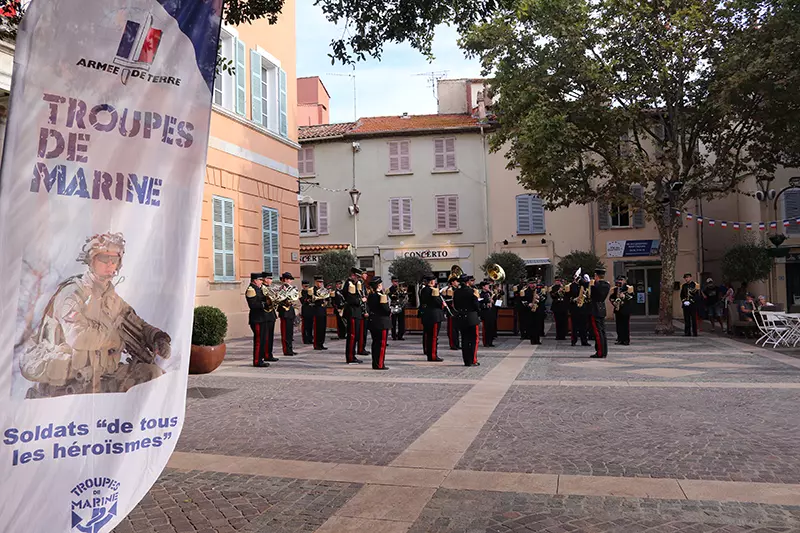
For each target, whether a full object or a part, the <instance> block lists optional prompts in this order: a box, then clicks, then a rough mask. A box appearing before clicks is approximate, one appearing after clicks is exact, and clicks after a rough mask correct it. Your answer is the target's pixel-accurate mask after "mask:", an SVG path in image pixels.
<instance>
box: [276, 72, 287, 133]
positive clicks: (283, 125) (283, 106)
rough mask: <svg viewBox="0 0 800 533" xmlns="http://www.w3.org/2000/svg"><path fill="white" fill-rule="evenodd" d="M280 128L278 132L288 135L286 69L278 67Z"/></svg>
mask: <svg viewBox="0 0 800 533" xmlns="http://www.w3.org/2000/svg"><path fill="white" fill-rule="evenodd" d="M279 76H280V82H279V84H278V85H279V86H280V130H279V133H280V134H281V136H282V137H288V136H289V117H288V115H287V102H286V71H284V70H283V69H280V72H279Z"/></svg>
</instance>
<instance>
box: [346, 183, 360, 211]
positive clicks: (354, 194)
mask: <svg viewBox="0 0 800 533" xmlns="http://www.w3.org/2000/svg"><path fill="white" fill-rule="evenodd" d="M348 194H350V201H351V202H352V203H353V209H352V212H351V213H350V214H352V215H357V214H358V200H359V198H361V191H359V190H358V189H356V188H355V187H353V188H352V189H350V190H349V191H348Z"/></svg>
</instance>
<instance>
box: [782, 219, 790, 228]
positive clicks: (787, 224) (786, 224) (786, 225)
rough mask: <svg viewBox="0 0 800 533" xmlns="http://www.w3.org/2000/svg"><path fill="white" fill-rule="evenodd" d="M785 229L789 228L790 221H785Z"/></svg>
mask: <svg viewBox="0 0 800 533" xmlns="http://www.w3.org/2000/svg"><path fill="white" fill-rule="evenodd" d="M783 227H784V228H788V227H789V221H788V220H784V221H783Z"/></svg>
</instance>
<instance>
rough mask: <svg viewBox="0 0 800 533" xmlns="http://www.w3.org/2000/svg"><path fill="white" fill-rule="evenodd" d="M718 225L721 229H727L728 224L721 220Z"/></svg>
mask: <svg viewBox="0 0 800 533" xmlns="http://www.w3.org/2000/svg"><path fill="white" fill-rule="evenodd" d="M719 225H720V226H721V227H723V228H727V227H728V222H727V221H726V220H723V221H722V222H720V223H719Z"/></svg>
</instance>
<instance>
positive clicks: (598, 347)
mask: <svg viewBox="0 0 800 533" xmlns="http://www.w3.org/2000/svg"><path fill="white" fill-rule="evenodd" d="M605 277H606V269H604V268H598V269H596V270H595V271H594V283H593V284H592V285H591V286H590V297H591V302H592V304H591V313H592V315H591V321H592V330H593V331H594V349H595V353H594V355H592V356H591V357H594V358H600V359H605V358H606V357H608V342H607V339H606V299H607V298H608V293H609V292H611V285H609V283H608V282H607V281H606V280H605Z"/></svg>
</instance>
